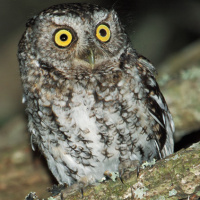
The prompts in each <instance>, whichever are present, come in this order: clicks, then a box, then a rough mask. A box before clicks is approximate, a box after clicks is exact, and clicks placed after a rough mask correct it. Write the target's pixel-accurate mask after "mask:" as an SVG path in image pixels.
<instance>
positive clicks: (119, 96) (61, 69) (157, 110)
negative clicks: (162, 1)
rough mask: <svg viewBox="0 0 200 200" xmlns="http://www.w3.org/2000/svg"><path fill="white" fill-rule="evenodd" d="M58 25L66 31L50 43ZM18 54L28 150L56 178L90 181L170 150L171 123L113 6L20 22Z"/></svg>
mask: <svg viewBox="0 0 200 200" xmlns="http://www.w3.org/2000/svg"><path fill="white" fill-rule="evenodd" d="M100 25H103V26H100ZM98 27H100V28H101V27H103V28H101V29H100V31H99V32H98V31H97V28H98ZM107 29H108V30H107ZM60 30H64V31H65V30H67V34H68V32H69V35H67V36H66V35H65V34H64V35H63V34H62V32H60V35H61V36H60V35H59V36H58V39H57V40H59V42H57V41H56V34H57V33H58V32H59V31H60ZM97 32H98V33H97ZM109 33H110V36H109ZM98 34H99V35H100V36H98ZM70 36H71V37H72V39H71V40H69V37H70ZM105 37H107V39H106V40H107V41H101V39H102V38H103V39H104V38H105ZM103 39H102V40H103ZM66 40H69V42H70V44H68V45H67V46H64V47H63V46H61V45H62V44H65V41H66ZM62 42H63V43H62ZM18 58H19V63H20V72H21V79H22V84H23V89H24V96H23V101H24V102H26V112H27V114H28V128H29V131H30V133H31V143H32V147H33V149H34V146H35V144H37V146H38V147H39V149H40V151H41V152H42V153H43V154H44V156H45V158H46V159H47V162H48V166H49V168H50V170H51V171H52V173H53V175H54V176H55V177H56V179H57V180H58V182H59V183H67V184H69V185H71V184H73V183H74V182H77V181H80V180H81V179H84V178H86V179H87V181H88V182H95V181H97V180H99V179H101V178H102V176H103V173H104V171H106V170H109V171H118V169H119V167H120V169H121V168H123V166H126V167H127V166H128V165H127V164H126V163H130V161H131V162H132V161H138V162H139V163H140V164H141V163H142V162H143V161H150V160H152V159H153V158H157V159H159V158H162V157H165V156H167V155H169V154H171V153H173V145H174V144H173V132H174V123H173V120H172V117H171V114H170V112H169V110H168V107H167V104H166V102H165V100H164V97H163V95H162V94H161V92H160V90H159V87H158V84H157V82H156V80H155V77H154V71H155V69H154V67H153V66H152V64H151V63H150V62H149V61H148V60H147V59H145V58H144V57H142V56H140V55H138V54H137V53H136V51H135V50H134V49H133V48H132V46H131V44H130V42H129V40H128V39H127V35H126V34H125V32H124V29H123V27H122V26H121V24H120V22H119V19H118V17H117V14H116V12H115V11H114V10H107V9H104V8H101V7H98V6H95V5H90V4H62V5H57V6H52V7H51V8H49V9H47V10H45V11H43V12H41V13H40V14H39V15H37V16H35V17H33V18H32V19H31V20H29V22H28V23H27V29H26V31H25V33H24V35H23V36H22V39H21V41H20V43H19V52H18Z"/></svg>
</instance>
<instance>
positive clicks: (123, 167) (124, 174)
mask: <svg viewBox="0 0 200 200" xmlns="http://www.w3.org/2000/svg"><path fill="white" fill-rule="evenodd" d="M118 170H119V177H120V180H121V181H122V183H123V179H128V178H130V176H131V175H132V174H133V171H135V170H137V176H138V175H139V170H140V162H139V160H125V161H123V162H121V163H120V164H119V167H118Z"/></svg>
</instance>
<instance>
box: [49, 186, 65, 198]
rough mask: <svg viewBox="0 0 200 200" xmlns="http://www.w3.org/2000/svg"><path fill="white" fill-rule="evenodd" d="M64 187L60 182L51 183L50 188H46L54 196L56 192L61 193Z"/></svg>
mask: <svg viewBox="0 0 200 200" xmlns="http://www.w3.org/2000/svg"><path fill="white" fill-rule="evenodd" d="M65 188H66V185H61V184H58V185H55V184H54V185H53V186H52V188H48V189H47V190H48V192H50V193H51V194H52V196H56V195H58V194H60V193H61V191H62V190H64V189H65Z"/></svg>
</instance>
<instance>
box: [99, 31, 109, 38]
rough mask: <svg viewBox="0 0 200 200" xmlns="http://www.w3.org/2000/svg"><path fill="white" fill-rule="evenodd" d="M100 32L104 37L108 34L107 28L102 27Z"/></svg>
mask: <svg viewBox="0 0 200 200" xmlns="http://www.w3.org/2000/svg"><path fill="white" fill-rule="evenodd" d="M99 33H100V35H101V36H102V37H105V36H106V35H107V32H106V30H105V29H101V30H100V31H99Z"/></svg>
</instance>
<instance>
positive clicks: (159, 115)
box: [138, 57, 175, 157]
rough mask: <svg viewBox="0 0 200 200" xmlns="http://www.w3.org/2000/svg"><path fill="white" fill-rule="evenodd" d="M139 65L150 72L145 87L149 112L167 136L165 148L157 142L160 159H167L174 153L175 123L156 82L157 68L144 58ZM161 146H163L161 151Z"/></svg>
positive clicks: (145, 79)
mask: <svg viewBox="0 0 200 200" xmlns="http://www.w3.org/2000/svg"><path fill="white" fill-rule="evenodd" d="M138 61H139V63H140V64H141V65H142V66H144V67H145V68H146V69H147V70H148V71H149V73H148V75H147V76H145V78H144V81H145V86H146V87H147V89H148V90H149V96H148V110H149V113H150V114H151V116H152V117H153V118H154V119H155V120H156V121H157V122H158V123H159V124H160V126H161V129H162V132H163V131H164V132H165V133H162V135H163V134H165V135H166V137H165V140H164V142H165V143H164V144H163V145H164V146H163V145H162V144H161V143H162V141H159V140H155V143H156V146H157V148H158V151H159V152H160V154H161V156H160V157H166V156H167V155H169V154H171V153H173V152H174V139H173V134H174V131H175V127H174V122H173V119H172V116H171V113H170V112H169V109H168V106H167V103H166V101H165V99H164V97H163V95H162V93H161V92H160V89H159V86H158V84H157V82H156V80H155V77H154V75H153V74H154V72H155V68H154V67H153V65H152V64H151V63H150V62H149V61H148V60H147V59H145V58H144V57H139V59H138ZM160 146H163V148H162V150H161V151H160Z"/></svg>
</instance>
